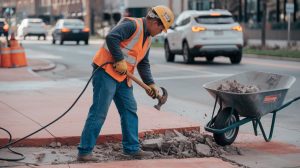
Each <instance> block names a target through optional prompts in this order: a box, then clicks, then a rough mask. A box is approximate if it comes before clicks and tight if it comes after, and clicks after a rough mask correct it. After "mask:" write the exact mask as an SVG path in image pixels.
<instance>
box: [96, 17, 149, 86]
mask: <svg viewBox="0 0 300 168" xmlns="http://www.w3.org/2000/svg"><path fill="white" fill-rule="evenodd" d="M123 19H129V20H132V21H134V22H135V25H136V30H135V32H134V33H133V35H132V36H131V37H130V38H129V39H126V40H124V41H122V42H121V43H120V48H121V51H122V54H123V56H124V59H125V61H126V63H127V68H128V69H127V70H128V72H130V73H131V74H133V73H134V69H135V67H136V66H137V64H138V63H139V62H140V61H141V60H142V59H143V58H144V57H145V55H146V53H147V51H148V49H149V48H150V46H151V37H150V36H149V37H147V39H146V41H145V43H144V45H143V38H144V25H143V20H142V18H131V17H125V18H123ZM123 19H122V20H121V21H120V22H122V21H123ZM120 22H119V23H120ZM93 62H94V63H95V64H97V65H98V66H101V65H102V64H104V63H105V62H114V58H113V56H112V55H111V53H110V52H109V49H108V47H107V44H106V42H105V43H104V44H103V46H102V47H101V48H100V49H99V51H98V52H97V53H96V55H95V56H94V58H93ZM103 69H104V70H105V72H106V73H108V74H109V75H110V76H111V77H113V78H114V79H115V80H117V81H118V82H122V81H123V80H124V79H125V78H126V77H127V76H126V75H120V74H118V73H117V72H116V71H115V70H114V69H113V65H112V64H107V65H105V66H103ZM127 85H128V86H129V87H131V80H130V79H129V78H127Z"/></svg>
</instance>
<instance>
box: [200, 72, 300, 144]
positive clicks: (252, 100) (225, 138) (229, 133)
mask: <svg viewBox="0 0 300 168" xmlns="http://www.w3.org/2000/svg"><path fill="white" fill-rule="evenodd" d="M233 80H236V81H238V82H239V83H242V84H247V85H255V86H257V87H258V89H259V91H257V92H254V93H234V92H229V91H222V90H218V87H219V86H220V85H221V84H224V83H225V82H226V81H233ZM295 81H296V78H295V77H293V76H288V75H279V74H274V73H265V72H256V71H250V72H244V73H240V74H237V75H233V76H230V77H227V78H224V79H221V80H216V81H212V82H209V83H206V84H204V85H203V87H204V88H205V89H206V90H207V91H208V92H209V93H210V95H212V96H213V97H214V98H215V103H214V108H213V112H212V116H211V120H210V121H209V122H208V123H207V124H206V126H205V130H206V131H208V132H211V133H213V136H214V139H215V141H216V143H217V144H219V145H221V146H225V145H230V144H232V143H233V142H234V141H235V139H236V137H237V134H238V131H239V127H240V126H241V125H244V124H246V123H248V122H250V121H251V122H252V125H253V129H254V134H255V135H256V136H257V130H258V129H257V127H258V126H259V128H260V130H261V132H262V135H263V137H264V139H265V141H266V142H269V141H271V139H272V135H273V131H274V124H275V119H276V113H277V112H278V111H280V110H282V109H283V108H285V107H287V106H288V105H290V104H292V103H293V102H295V101H297V100H299V99H300V97H296V98H294V99H291V100H289V101H287V102H285V103H284V99H285V96H286V94H287V91H288V89H289V88H290V87H291V86H292V84H293V83H294V82H295ZM217 104H219V106H220V107H219V110H218V112H217V114H216V115H215V111H216V106H217ZM269 113H271V114H273V117H272V122H271V128H270V133H269V135H268V137H267V135H266V133H265V130H264V128H263V125H262V123H261V121H260V120H261V118H262V117H263V116H265V115H266V114H269ZM240 117H241V118H242V119H240Z"/></svg>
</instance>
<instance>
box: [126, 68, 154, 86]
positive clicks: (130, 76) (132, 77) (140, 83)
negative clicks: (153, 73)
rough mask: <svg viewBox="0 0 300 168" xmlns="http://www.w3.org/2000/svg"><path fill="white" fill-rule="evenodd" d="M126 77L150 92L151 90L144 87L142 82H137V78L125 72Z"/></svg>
mask: <svg viewBox="0 0 300 168" xmlns="http://www.w3.org/2000/svg"><path fill="white" fill-rule="evenodd" d="M127 76H128V77H129V78H130V79H132V80H133V81H134V82H136V83H137V84H138V85H140V86H141V87H142V88H144V89H146V90H151V88H150V87H149V86H148V85H146V84H145V83H144V82H142V81H141V80H139V79H138V78H136V77H135V76H134V75H132V74H131V73H129V72H127Z"/></svg>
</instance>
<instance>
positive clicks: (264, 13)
mask: <svg viewBox="0 0 300 168" xmlns="http://www.w3.org/2000/svg"><path fill="white" fill-rule="evenodd" d="M262 8H263V10H262V26H261V45H262V48H265V47H266V24H267V0H262Z"/></svg>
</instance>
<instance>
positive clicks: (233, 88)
mask: <svg viewBox="0 0 300 168" xmlns="http://www.w3.org/2000/svg"><path fill="white" fill-rule="evenodd" d="M217 90H220V91H225V92H234V93H255V92H258V91H259V88H258V87H257V86H256V85H244V84H241V83H239V82H238V81H236V80H226V81H225V82H224V83H222V84H220V86H219V87H218V88H217Z"/></svg>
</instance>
